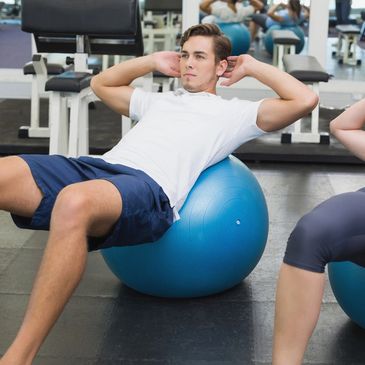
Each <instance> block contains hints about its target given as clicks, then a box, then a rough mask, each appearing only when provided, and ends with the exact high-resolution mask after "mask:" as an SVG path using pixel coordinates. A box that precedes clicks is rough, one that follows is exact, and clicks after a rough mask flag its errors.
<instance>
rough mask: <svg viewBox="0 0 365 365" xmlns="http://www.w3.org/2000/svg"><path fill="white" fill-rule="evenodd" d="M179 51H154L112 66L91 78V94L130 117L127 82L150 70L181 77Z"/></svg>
mask: <svg viewBox="0 0 365 365" xmlns="http://www.w3.org/2000/svg"><path fill="white" fill-rule="evenodd" d="M179 60H180V54H179V53H177V52H156V53H153V54H151V55H148V56H143V57H138V58H134V59H131V60H128V61H125V62H122V63H120V64H118V65H115V66H113V67H111V68H109V69H107V70H105V71H103V72H101V73H100V74H99V75H97V76H94V77H93V78H92V80H91V88H92V90H93V91H94V93H95V94H96V95H97V96H98V97H99V98H100V99H101V100H102V101H103V102H104V103H105V104H106V105H108V106H109V107H110V108H111V109H113V110H115V111H116V112H117V113H120V114H123V115H126V116H129V104H130V100H131V95H132V92H133V88H132V87H131V86H130V84H131V83H132V82H133V81H134V80H135V79H137V78H138V77H142V76H144V75H146V74H148V73H150V72H153V71H160V72H162V73H164V74H166V75H168V76H172V77H180V71H179Z"/></svg>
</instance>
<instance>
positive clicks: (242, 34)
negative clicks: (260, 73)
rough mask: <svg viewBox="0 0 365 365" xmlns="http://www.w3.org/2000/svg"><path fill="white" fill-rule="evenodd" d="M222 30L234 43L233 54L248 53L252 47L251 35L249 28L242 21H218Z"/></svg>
mask: <svg viewBox="0 0 365 365" xmlns="http://www.w3.org/2000/svg"><path fill="white" fill-rule="evenodd" d="M217 25H218V26H219V28H220V29H221V31H222V32H223V33H224V34H225V35H226V36H227V37H228V38H229V40H230V41H231V44H232V52H231V54H232V56H239V55H240V54H244V53H247V51H248V50H249V48H250V43H251V35H250V32H249V30H248V28H247V27H246V26H245V25H244V24H242V23H217Z"/></svg>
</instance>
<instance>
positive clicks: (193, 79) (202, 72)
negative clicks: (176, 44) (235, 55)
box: [180, 36, 226, 93]
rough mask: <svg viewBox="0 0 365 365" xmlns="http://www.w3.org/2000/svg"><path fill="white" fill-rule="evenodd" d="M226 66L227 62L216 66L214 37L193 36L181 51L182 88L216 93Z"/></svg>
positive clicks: (221, 62)
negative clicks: (219, 78)
mask: <svg viewBox="0 0 365 365" xmlns="http://www.w3.org/2000/svg"><path fill="white" fill-rule="evenodd" d="M225 65H226V61H220V62H219V63H218V64H216V61H215V54H214V49H213V38H212V37H204V36H193V37H191V38H189V39H188V40H187V41H186V42H185V43H184V46H183V48H182V50H181V59H180V72H181V82H182V86H183V87H184V89H186V90H188V91H190V92H200V91H207V92H212V93H215V87H216V83H217V80H218V77H219V76H221V75H222V74H223V72H224V70H225Z"/></svg>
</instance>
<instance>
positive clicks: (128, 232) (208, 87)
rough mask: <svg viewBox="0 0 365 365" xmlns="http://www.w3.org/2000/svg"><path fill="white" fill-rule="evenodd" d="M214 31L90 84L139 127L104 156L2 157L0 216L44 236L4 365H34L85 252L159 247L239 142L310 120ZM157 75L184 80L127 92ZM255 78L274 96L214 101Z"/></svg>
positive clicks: (288, 83) (296, 91) (300, 92)
mask: <svg viewBox="0 0 365 365" xmlns="http://www.w3.org/2000/svg"><path fill="white" fill-rule="evenodd" d="M229 54H230V43H229V41H228V39H227V38H226V37H224V36H223V34H221V32H220V30H219V28H217V27H216V26H215V25H208V24H206V25H197V26H194V27H192V28H190V29H188V30H187V31H186V32H185V33H184V35H183V37H182V41H181V52H180V53H176V52H159V53H154V54H152V55H148V56H143V57H139V58H136V59H133V60H128V61H126V62H123V63H121V64H119V65H116V66H113V67H112V68H110V69H108V70H106V71H104V72H102V73H101V74H99V75H97V76H95V77H94V78H93V80H92V83H91V86H92V88H93V90H94V92H95V93H96V95H98V96H99V97H100V99H101V100H103V101H104V102H105V103H106V104H107V105H108V106H109V107H110V108H112V109H113V110H115V111H117V112H119V113H121V114H123V115H127V116H130V117H132V118H133V119H135V120H139V123H138V124H137V125H136V126H135V127H134V128H133V129H132V130H131V131H130V132H129V133H128V134H127V135H126V136H125V137H124V138H123V139H122V140H121V141H120V142H119V143H118V144H117V145H116V146H115V147H114V148H113V149H112V150H111V151H109V152H107V153H106V154H105V155H103V156H101V157H100V158H91V157H81V158H78V159H69V158H65V157H62V156H32V155H28V156H11V157H5V158H2V159H0V170H1V175H0V209H3V210H6V211H8V212H10V213H12V216H13V219H14V221H15V222H16V224H17V225H18V226H20V227H26V228H31V229H49V230H50V233H49V238H48V242H47V246H46V249H45V253H44V256H43V259H42V262H41V265H40V268H39V271H38V274H37V277H36V279H35V283H34V287H33V290H32V294H31V297H30V301H29V304H28V308H27V311H26V314H25V318H24V321H23V323H22V325H21V328H20V330H19V332H18V334H17V336H16V338H15V340H14V342H13V343H12V344H11V345H10V347H9V349H8V350H7V351H6V353H5V354H4V355H3V357H2V359H1V360H0V365H8V364H12V365H16V364H19V365H29V364H31V363H32V361H33V359H34V357H35V356H36V353H37V352H38V349H39V347H40V346H41V344H42V342H43V341H44V339H45V337H46V336H47V334H48V333H49V331H50V330H51V328H52V326H53V325H54V323H55V322H56V320H57V318H58V317H59V315H60V314H61V312H62V310H63V308H64V306H65V304H66V303H67V301H68V300H69V298H70V297H71V295H72V293H73V291H74V289H75V288H76V286H77V285H78V283H79V282H80V280H81V277H82V274H83V272H84V269H85V265H86V261H87V253H88V251H89V250H96V249H100V248H105V247H109V246H113V245H127V244H137V243H142V242H150V241H153V240H156V239H158V238H159V237H160V236H161V235H162V234H163V233H164V232H165V231H166V230H167V229H168V227H169V226H170V225H171V224H172V222H173V221H174V220H176V219H178V210H179V208H180V207H181V206H182V204H183V202H184V200H185V198H186V196H187V194H188V192H189V190H190V189H191V187H192V186H193V184H194V182H195V181H196V179H197V178H198V176H199V174H200V173H201V171H202V170H204V169H205V168H207V167H209V166H211V165H212V164H214V163H217V162H218V161H220V160H222V159H223V158H225V157H226V156H227V155H228V154H230V153H231V152H233V151H234V150H235V149H236V148H237V147H238V146H239V145H241V144H242V143H244V142H246V141H248V140H250V139H252V138H256V137H258V136H260V135H262V134H263V133H265V132H270V131H274V130H277V129H281V128H284V127H286V126H287V125H289V124H290V123H292V122H294V121H295V120H297V119H299V118H301V117H302V116H304V115H306V114H307V113H309V112H310V111H311V110H312V109H313V108H314V107H315V105H316V104H317V102H318V98H317V96H316V95H315V94H314V93H313V92H312V91H311V90H310V89H309V88H308V87H307V86H305V85H304V84H302V83H300V82H299V81H297V80H296V79H294V78H293V77H291V76H289V75H288V74H286V73H284V72H282V71H280V70H278V69H276V68H274V67H273V66H270V65H267V64H265V63H262V62H259V61H257V60H255V59H254V58H252V57H251V56H249V55H241V56H238V57H229ZM152 71H160V72H162V73H164V74H166V75H169V76H174V77H180V78H181V82H182V85H183V88H181V89H178V90H177V91H175V92H168V93H150V92H145V91H142V90H141V89H134V88H133V87H131V86H130V84H131V83H132V81H133V80H135V79H136V78H138V77H141V76H144V75H146V74H147V73H149V72H152ZM221 76H223V77H225V78H226V80H225V81H224V82H223V83H222V84H224V85H226V86H229V85H231V84H233V83H235V82H236V81H239V80H240V79H242V78H244V77H246V76H251V77H255V78H256V79H258V80H259V81H261V82H262V83H264V84H265V85H267V86H269V87H270V88H272V89H273V90H274V91H275V92H276V93H277V94H278V95H279V97H277V98H269V99H265V100H262V101H259V102H249V101H243V100H238V99H236V98H234V99H232V100H224V99H222V98H221V97H219V96H217V95H216V84H217V81H218V79H219V77H221Z"/></svg>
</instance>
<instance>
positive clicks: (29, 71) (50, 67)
mask: <svg viewBox="0 0 365 365" xmlns="http://www.w3.org/2000/svg"><path fill="white" fill-rule="evenodd" d="M46 68H47V74H48V75H59V74H61V73H62V72H65V71H66V70H65V68H64V67H63V66H62V65H60V64H58V63H46ZM23 73H24V75H35V74H36V72H35V69H34V64H33V62H28V63H26V64H25V65H24V67H23Z"/></svg>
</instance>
